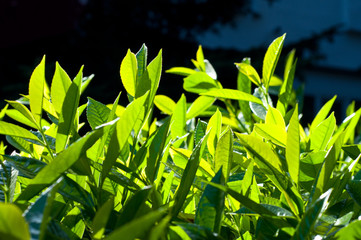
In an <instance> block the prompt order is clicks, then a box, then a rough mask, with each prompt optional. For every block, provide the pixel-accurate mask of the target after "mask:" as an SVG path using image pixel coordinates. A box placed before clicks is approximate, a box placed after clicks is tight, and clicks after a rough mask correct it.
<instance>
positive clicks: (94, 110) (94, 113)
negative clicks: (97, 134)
mask: <svg viewBox="0 0 361 240" xmlns="http://www.w3.org/2000/svg"><path fill="white" fill-rule="evenodd" d="M110 111H111V110H110V109H109V108H108V107H107V106H106V105H104V104H102V103H101V102H98V101H95V100H94V99H92V98H90V97H88V104H87V111H86V116H87V119H88V122H89V125H90V127H91V128H92V129H93V130H94V129H95V128H96V127H97V126H100V125H102V124H104V123H106V122H108V117H109V114H110ZM112 120H113V119H112Z"/></svg>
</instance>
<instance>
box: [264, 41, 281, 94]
mask: <svg viewBox="0 0 361 240" xmlns="http://www.w3.org/2000/svg"><path fill="white" fill-rule="evenodd" d="M285 37H286V34H283V35H282V36H281V37H278V38H276V39H275V40H274V41H273V42H272V43H271V45H270V46H269V47H268V49H267V52H266V55H265V57H264V60H263V67H262V77H263V83H264V85H265V87H266V89H268V87H269V82H270V81H271V78H272V76H273V73H274V71H275V69H276V66H277V62H278V58H279V56H280V55H281V50H282V47H283V42H284V40H285Z"/></svg>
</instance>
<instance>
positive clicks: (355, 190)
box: [346, 171, 361, 206]
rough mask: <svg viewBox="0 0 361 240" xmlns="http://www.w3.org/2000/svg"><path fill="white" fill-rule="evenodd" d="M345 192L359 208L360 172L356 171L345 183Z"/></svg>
mask: <svg viewBox="0 0 361 240" xmlns="http://www.w3.org/2000/svg"><path fill="white" fill-rule="evenodd" d="M346 190H347V192H348V193H349V194H350V196H351V197H352V199H353V200H354V201H355V202H356V203H357V204H358V205H359V206H361V171H358V172H357V173H356V174H355V175H354V176H353V177H352V179H351V180H350V181H349V182H348V183H347V185H346Z"/></svg>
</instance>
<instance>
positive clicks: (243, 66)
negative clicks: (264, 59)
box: [235, 63, 261, 87]
mask: <svg viewBox="0 0 361 240" xmlns="http://www.w3.org/2000/svg"><path fill="white" fill-rule="evenodd" d="M235 64H236V66H237V68H238V70H239V71H240V72H241V73H243V74H244V75H246V76H247V77H248V78H249V79H250V80H251V81H252V82H253V83H254V84H256V85H257V86H258V87H259V86H261V78H260V77H259V75H258V73H257V71H256V69H254V67H252V66H251V65H249V64H247V63H235Z"/></svg>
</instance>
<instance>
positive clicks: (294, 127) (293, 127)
mask: <svg viewBox="0 0 361 240" xmlns="http://www.w3.org/2000/svg"><path fill="white" fill-rule="evenodd" d="M286 161H287V166H288V172H289V173H290V175H291V178H292V179H293V181H294V182H295V183H296V184H297V185H298V183H299V175H300V130H299V121H298V105H296V107H295V109H294V112H293V114H292V117H291V120H290V124H289V125H288V129H287V143H286Z"/></svg>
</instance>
